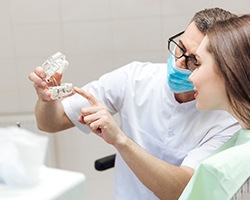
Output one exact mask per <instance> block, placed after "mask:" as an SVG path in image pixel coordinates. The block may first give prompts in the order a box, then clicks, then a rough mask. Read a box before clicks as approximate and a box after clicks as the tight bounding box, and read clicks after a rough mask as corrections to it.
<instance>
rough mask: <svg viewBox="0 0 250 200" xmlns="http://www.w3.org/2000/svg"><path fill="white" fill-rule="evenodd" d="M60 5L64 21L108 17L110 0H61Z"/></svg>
mask: <svg viewBox="0 0 250 200" xmlns="http://www.w3.org/2000/svg"><path fill="white" fill-rule="evenodd" d="M60 7H61V14H62V20H63V21H65V22H69V21H81V20H89V19H100V20H103V19H109V18H110V0H101V1H100V0H84V1H83V0H71V1H68V0H61V1H60Z"/></svg>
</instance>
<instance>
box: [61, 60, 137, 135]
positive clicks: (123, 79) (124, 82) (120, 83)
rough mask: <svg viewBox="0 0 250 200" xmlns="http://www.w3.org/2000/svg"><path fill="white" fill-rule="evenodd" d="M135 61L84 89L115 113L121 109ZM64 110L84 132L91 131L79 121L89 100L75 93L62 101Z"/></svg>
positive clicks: (105, 75)
mask: <svg viewBox="0 0 250 200" xmlns="http://www.w3.org/2000/svg"><path fill="white" fill-rule="evenodd" d="M134 64H135V63H131V64H128V65H125V66H124V67H121V68H119V69H116V70H114V71H112V72H109V73H106V74H104V75H103V76H101V77H100V78H99V80H96V81H93V82H90V83H88V84H87V85H85V86H83V87H82V89H83V90H85V91H87V92H89V93H91V94H92V95H94V96H95V98H97V99H98V100H99V101H100V102H101V103H103V104H104V105H105V106H106V107H107V108H108V109H109V111H110V112H111V114H115V113H116V112H118V111H119V110H120V107H121V106H122V103H123V98H124V96H125V93H126V88H127V86H128V84H129V83H128V82H129V77H130V74H131V73H133V70H131V69H134V68H135V67H133V66H134ZM62 104H63V107H64V111H65V113H66V114H67V116H68V117H69V119H70V120H71V121H72V122H73V124H74V125H75V126H76V127H78V128H79V129H80V130H82V131H83V132H90V129H89V128H88V127H87V126H86V125H83V124H81V123H79V122H78V120H77V119H78V117H79V116H80V115H81V112H80V110H81V108H82V107H85V106H90V104H89V103H88V101H87V100H86V99H84V98H83V97H82V96H81V95H79V94H74V95H73V96H71V97H68V98H66V99H64V100H63V101H62Z"/></svg>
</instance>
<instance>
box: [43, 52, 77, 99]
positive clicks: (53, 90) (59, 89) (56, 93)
mask: <svg viewBox="0 0 250 200" xmlns="http://www.w3.org/2000/svg"><path fill="white" fill-rule="evenodd" d="M68 66H69V62H68V61H67V60H66V56H65V55H63V54H61V53H60V52H57V53H55V54H54V55H52V56H50V57H49V58H48V59H47V60H46V61H45V62H44V63H43V64H42V67H43V69H44V72H45V74H46V77H45V81H46V82H47V83H51V82H52V81H54V82H55V83H56V86H51V87H49V88H48V89H49V91H50V94H51V96H50V98H51V99H53V100H55V99H62V98H64V97H67V96H69V95H71V94H73V92H74V90H73V85H72V83H61V84H60V85H58V84H57V81H56V79H55V78H54V75H55V74H56V73H61V74H62V73H63V72H64V71H65V70H66V69H67V67H68Z"/></svg>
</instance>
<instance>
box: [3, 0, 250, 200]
mask: <svg viewBox="0 0 250 200" xmlns="http://www.w3.org/2000/svg"><path fill="white" fill-rule="evenodd" d="M215 6H218V7H222V8H225V9H228V10H230V11H232V12H235V13H237V14H240V13H246V12H249V11H250V4H249V2H248V1H247V0H237V1H228V0H192V1H191V0H188V1H181V0H179V1H176V0H0V69H1V71H0V83H1V88H0V92H1V98H0V105H1V107H0V115H1V116H3V115H6V114H16V113H32V112H33V110H34V105H35V102H36V94H35V91H34V89H33V87H32V84H31V82H30V81H29V80H28V74H29V72H31V71H33V69H34V68H35V67H36V66H37V65H40V64H42V63H43V62H44V60H45V59H46V58H47V57H48V56H50V55H51V54H53V53H55V52H57V51H61V52H62V53H64V54H66V56H67V59H68V61H69V62H70V66H69V68H68V70H67V71H66V72H65V76H64V81H65V82H72V83H73V84H74V85H76V86H81V85H82V84H84V83H87V82H88V81H91V80H93V79H96V78H98V77H99V76H100V75H101V74H103V73H105V72H108V71H110V70H113V69H115V68H117V67H120V66H122V65H124V64H126V63H128V62H131V61H133V60H139V61H151V62H166V60H167V55H168V53H167V50H166V44H167V38H168V37H170V36H172V35H173V34H175V33H177V32H179V31H181V30H183V29H185V27H186V25H187V23H188V22H189V20H190V19H191V17H192V16H193V14H194V13H195V12H196V11H198V10H201V9H203V8H207V7H215ZM55 147H56V155H57V167H60V168H64V169H69V170H75V171H81V172H83V173H85V174H86V175H87V179H88V180H87V181H88V192H89V199H90V200H92V199H93V200H96V199H111V187H112V173H113V171H112V170H110V171H107V172H102V173H100V172H96V171H94V169H93V163H94V160H95V159H96V158H98V157H102V156H105V155H108V154H109V153H112V152H114V149H113V148H112V147H110V146H108V145H106V144H105V143H104V142H103V141H102V140H100V138H98V137H96V136H94V135H93V134H90V135H84V134H82V133H80V132H79V131H78V130H77V129H73V130H71V131H65V132H63V133H61V134H57V135H56V136H55ZM100 190H101V191H103V193H102V194H101V195H100V193H99V191H100ZM97 191H98V192H97ZM98 195H99V196H98Z"/></svg>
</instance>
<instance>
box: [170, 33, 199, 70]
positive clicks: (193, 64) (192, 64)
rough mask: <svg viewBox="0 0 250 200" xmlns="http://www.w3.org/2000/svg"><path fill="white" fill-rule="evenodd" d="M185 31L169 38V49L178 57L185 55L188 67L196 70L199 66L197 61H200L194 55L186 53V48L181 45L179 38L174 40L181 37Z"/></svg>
mask: <svg viewBox="0 0 250 200" xmlns="http://www.w3.org/2000/svg"><path fill="white" fill-rule="evenodd" d="M183 33H184V31H182V32H180V33H178V34H176V35H174V36H172V37H170V38H169V39H168V50H169V51H170V53H171V54H172V55H173V56H174V57H175V58H177V59H180V58H181V57H183V56H184V57H185V67H186V69H189V70H190V71H194V70H195V69H196V68H197V63H198V61H197V59H196V58H195V56H194V55H190V56H188V55H186V54H185V52H186V50H185V49H184V48H183V47H181V46H180V45H179V44H180V42H179V40H178V42H176V41H175V40H174V39H176V38H178V37H180V36H181V35H182V34H183Z"/></svg>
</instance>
